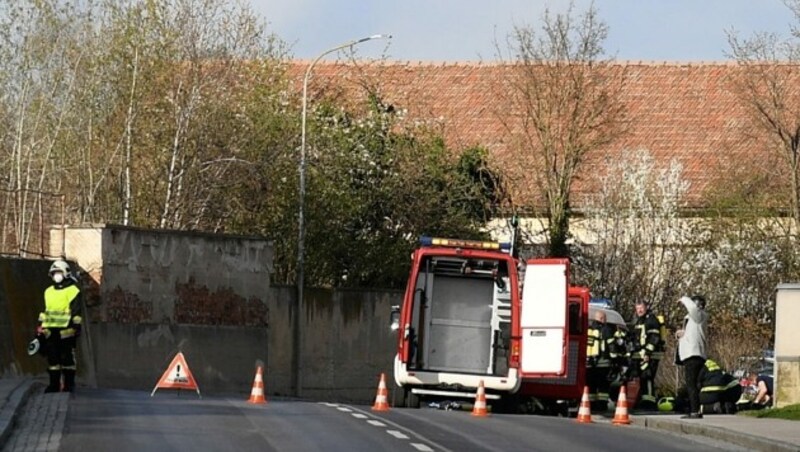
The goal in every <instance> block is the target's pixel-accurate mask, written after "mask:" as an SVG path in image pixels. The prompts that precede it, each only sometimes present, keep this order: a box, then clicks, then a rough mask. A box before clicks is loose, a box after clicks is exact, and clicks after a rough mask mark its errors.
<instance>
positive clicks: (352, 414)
mask: <svg viewBox="0 0 800 452" xmlns="http://www.w3.org/2000/svg"><path fill="white" fill-rule="evenodd" d="M350 416H353V417H354V418H356V419H366V418H367V415H366V414H361V413H351V414H350Z"/></svg>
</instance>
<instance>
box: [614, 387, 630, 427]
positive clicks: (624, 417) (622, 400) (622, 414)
mask: <svg viewBox="0 0 800 452" xmlns="http://www.w3.org/2000/svg"><path fill="white" fill-rule="evenodd" d="M626 393H627V391H626V390H625V385H622V386H620V387H619V400H618V401H617V409H616V410H615V411H614V420H613V421H611V423H612V424H615V425H628V424H630V423H631V420H630V418H629V417H628V396H627V395H626Z"/></svg>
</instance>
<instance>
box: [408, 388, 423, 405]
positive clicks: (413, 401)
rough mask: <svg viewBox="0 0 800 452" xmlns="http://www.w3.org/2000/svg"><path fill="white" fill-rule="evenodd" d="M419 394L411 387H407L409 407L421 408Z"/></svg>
mask: <svg viewBox="0 0 800 452" xmlns="http://www.w3.org/2000/svg"><path fill="white" fill-rule="evenodd" d="M419 403H420V400H419V394H414V393H413V392H411V389H406V406H407V407H409V408H414V409H416V408H419Z"/></svg>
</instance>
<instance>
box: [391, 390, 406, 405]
mask: <svg viewBox="0 0 800 452" xmlns="http://www.w3.org/2000/svg"><path fill="white" fill-rule="evenodd" d="M392 406H393V407H395V408H403V407H405V406H406V388H404V387H402V386H394V387H393V388H392Z"/></svg>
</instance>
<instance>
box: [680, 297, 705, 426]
mask: <svg viewBox="0 0 800 452" xmlns="http://www.w3.org/2000/svg"><path fill="white" fill-rule="evenodd" d="M678 303H681V304H682V305H683V306H684V307H686V311H687V314H686V317H684V320H683V328H682V329H680V330H678V331H677V332H676V336H677V337H678V339H679V342H678V362H679V363H680V364H682V365H683V366H684V370H685V375H686V390H687V392H688V393H689V414H687V415H685V416H683V419H702V417H703V414H702V413H700V388H699V386H698V384H697V383H698V382H697V379H698V376H699V375H700V371H701V370H702V369H703V366H704V365H705V362H706V323H707V322H708V313H706V311H705V308H706V299H705V298H704V297H703V296H701V295H695V296H693V297H691V298H689V297H681V298H680V299H679V300H678Z"/></svg>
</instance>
